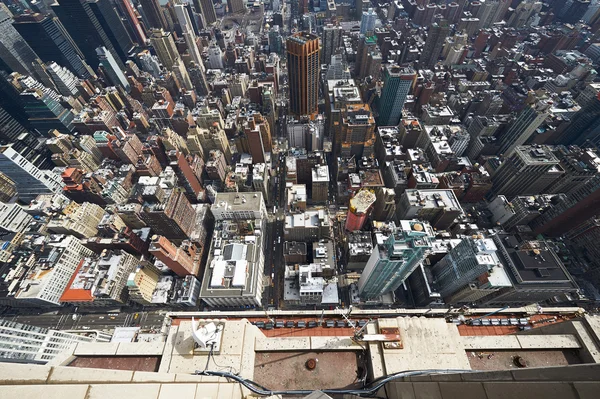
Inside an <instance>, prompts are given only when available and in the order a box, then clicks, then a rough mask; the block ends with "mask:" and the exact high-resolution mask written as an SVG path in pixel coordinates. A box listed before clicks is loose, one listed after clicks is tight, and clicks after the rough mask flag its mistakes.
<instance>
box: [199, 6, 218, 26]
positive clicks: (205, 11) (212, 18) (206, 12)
mask: <svg viewBox="0 0 600 399" xmlns="http://www.w3.org/2000/svg"><path fill="white" fill-rule="evenodd" d="M194 8H195V9H196V12H197V13H199V14H202V15H203V16H204V22H206V24H207V25H210V24H212V23H215V22H217V13H216V12H215V5H214V4H213V2H212V0H194Z"/></svg>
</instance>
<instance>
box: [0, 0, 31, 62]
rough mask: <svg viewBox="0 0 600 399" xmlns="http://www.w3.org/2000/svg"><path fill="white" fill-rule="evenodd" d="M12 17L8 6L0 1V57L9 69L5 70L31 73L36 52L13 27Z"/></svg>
mask: <svg viewBox="0 0 600 399" xmlns="http://www.w3.org/2000/svg"><path fill="white" fill-rule="evenodd" d="M12 17H13V14H12V13H11V12H10V10H9V9H8V7H7V6H6V5H5V4H4V3H0V59H1V60H2V61H3V63H4V64H5V65H7V66H8V68H10V69H11V70H10V71H7V72H19V73H23V74H28V73H32V72H33V69H32V66H31V64H32V63H33V62H35V59H36V58H38V57H37V54H36V53H35V52H34V51H33V50H32V49H31V47H29V45H28V44H27V42H25V41H24V40H23V38H22V37H21V35H20V34H19V32H18V31H17V30H16V29H15V28H14V27H13V25H12V22H13V18H12Z"/></svg>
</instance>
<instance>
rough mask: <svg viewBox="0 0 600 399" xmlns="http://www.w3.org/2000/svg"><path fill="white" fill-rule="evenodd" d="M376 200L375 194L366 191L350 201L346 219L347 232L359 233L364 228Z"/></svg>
mask: <svg viewBox="0 0 600 399" xmlns="http://www.w3.org/2000/svg"><path fill="white" fill-rule="evenodd" d="M375 200H376V196H375V193H374V192H373V191H372V190H366V189H362V190H360V191H359V192H358V193H356V195H355V196H354V197H352V198H351V199H350V206H349V207H348V215H347V217H346V230H347V231H357V230H361V229H362V228H363V227H364V225H365V222H366V221H367V218H368V217H369V213H370V211H371V209H372V206H373V204H374V203H375Z"/></svg>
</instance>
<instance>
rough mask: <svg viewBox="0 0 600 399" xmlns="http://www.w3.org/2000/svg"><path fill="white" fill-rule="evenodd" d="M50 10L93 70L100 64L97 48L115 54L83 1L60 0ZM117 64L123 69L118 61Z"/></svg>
mask: <svg viewBox="0 0 600 399" xmlns="http://www.w3.org/2000/svg"><path fill="white" fill-rule="evenodd" d="M52 10H53V11H54V13H55V14H56V15H57V16H58V18H59V19H60V22H62V24H63V25H64V27H65V28H66V29H67V31H68V32H69V34H70V35H71V37H72V38H73V40H74V41H75V43H76V44H77V46H78V47H79V49H80V50H81V52H82V53H83V54H84V55H85V59H86V61H87V63H88V64H89V65H90V66H91V67H92V68H93V69H94V70H95V69H96V68H98V65H99V64H100V61H99V60H98V55H97V54H96V49H97V48H98V47H102V46H104V47H106V48H107V49H108V50H109V51H110V52H111V53H113V54H117V52H116V51H115V48H114V46H113V44H112V42H111V41H110V39H109V38H108V36H107V34H106V32H105V31H104V28H102V25H101V24H100V21H98V18H96V15H94V13H93V11H92V9H91V7H90V5H89V4H88V3H87V2H86V1H85V0H60V2H59V3H54V4H52ZM117 62H118V63H119V66H120V67H123V63H122V62H121V60H120V59H118V60H117Z"/></svg>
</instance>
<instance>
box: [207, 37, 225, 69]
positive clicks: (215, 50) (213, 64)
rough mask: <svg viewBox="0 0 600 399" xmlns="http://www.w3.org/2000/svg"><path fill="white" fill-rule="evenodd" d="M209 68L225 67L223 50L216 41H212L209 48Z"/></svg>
mask: <svg viewBox="0 0 600 399" xmlns="http://www.w3.org/2000/svg"><path fill="white" fill-rule="evenodd" d="M208 68H209V69H223V52H222V51H221V49H220V48H219V46H217V44H216V43H211V45H210V47H209V48H208Z"/></svg>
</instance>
